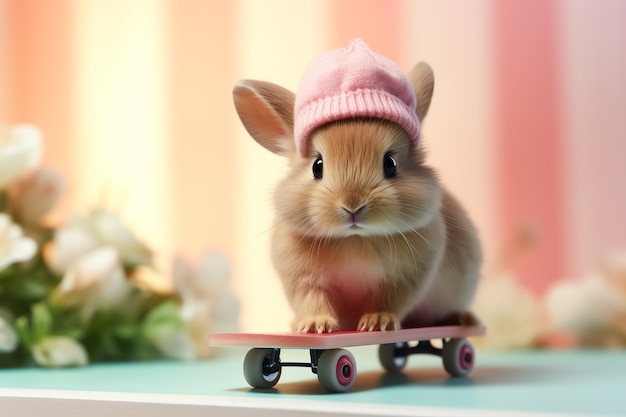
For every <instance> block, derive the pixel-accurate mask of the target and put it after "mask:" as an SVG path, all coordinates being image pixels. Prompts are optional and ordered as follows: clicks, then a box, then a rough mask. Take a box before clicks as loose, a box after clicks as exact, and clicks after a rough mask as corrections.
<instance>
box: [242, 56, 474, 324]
mask: <svg viewBox="0 0 626 417" xmlns="http://www.w3.org/2000/svg"><path fill="white" fill-rule="evenodd" d="M409 78H410V80H412V81H413V85H414V89H415V91H416V95H417V97H418V99H421V101H420V105H419V106H418V109H417V113H418V115H419V116H421V117H422V118H423V117H424V116H425V114H426V112H427V111H428V105H429V103H430V99H431V95H432V91H433V77H432V71H431V70H430V67H429V66H428V65H426V64H418V66H416V67H415V69H414V70H413V71H412V72H411V74H410V76H409ZM234 96H235V103H236V108H237V111H238V112H239V116H240V117H241V119H242V121H243V123H244V125H245V127H246V128H247V129H248V131H249V132H250V134H251V135H252V137H254V138H255V139H256V140H257V141H258V142H259V143H261V144H262V145H263V146H265V147H266V148H268V149H269V150H271V151H272V152H275V153H279V154H282V155H286V156H287V157H288V158H289V172H288V174H287V175H286V176H285V178H284V179H283V180H282V181H281V183H280V184H279V186H278V188H277V191H276V193H275V196H274V199H275V207H276V217H277V219H276V225H275V227H274V228H273V235H272V259H273V262H274V266H275V268H276V270H277V271H278V274H279V276H280V278H281V280H282V284H283V287H284V289H285V293H286V296H287V300H288V301H289V303H290V305H291V307H292V308H293V310H294V313H295V318H294V321H293V328H294V330H296V331H299V332H320V333H321V332H331V331H336V330H353V329H359V330H374V329H382V330H384V329H394V328H399V327H400V326H401V325H402V326H405V327H413V326H423V325H433V324H442V323H445V324H450V323H451V322H457V323H461V322H465V323H470V322H472V323H473V322H476V320H475V318H473V316H472V315H471V313H469V312H468V311H467V310H468V308H469V306H470V303H471V301H472V298H473V295H474V292H475V290H476V285H477V282H478V278H479V269H480V264H481V250H480V243H479V241H478V238H477V233H476V230H475V228H474V226H473V225H472V223H471V221H470V220H469V218H468V217H467V215H466V213H465V211H464V210H463V208H462V207H461V205H460V204H459V203H458V202H457V201H456V200H455V199H454V198H453V197H452V196H451V195H450V194H449V193H448V192H447V191H446V190H445V189H443V187H442V186H441V185H440V183H439V180H438V178H437V176H436V174H435V172H434V171H433V170H432V169H431V168H430V167H428V166H427V165H426V164H425V162H424V161H425V155H424V152H423V150H422V148H421V147H420V148H418V149H416V148H415V147H413V146H412V145H411V143H410V141H409V139H408V137H407V136H406V134H405V132H404V131H403V130H402V129H401V128H400V127H399V126H397V125H395V124H393V123H391V122H387V121H382V120H373V119H351V120H344V121H341V122H335V123H331V124H328V125H325V126H322V127H321V128H319V129H318V130H316V131H315V132H314V133H313V135H312V138H311V143H310V146H309V155H308V156H307V157H302V156H300V155H298V154H297V152H296V150H295V146H294V144H293V143H294V142H293V110H292V109H293V94H292V93H289V92H288V90H285V89H283V88H282V87H278V86H276V85H274V84H270V83H263V82H260V81H244V82H241V83H240V84H238V85H237V86H236V87H235V90H234ZM420 120H422V119H420ZM389 152H391V154H392V155H393V156H394V157H395V159H396V161H397V164H398V175H397V176H396V177H394V178H385V177H384V174H383V159H384V156H385V154H387V153H389ZM318 156H322V158H323V163H324V173H323V178H322V179H320V180H316V179H314V178H313V175H312V172H311V167H312V165H313V162H314V161H315V159H316V158H317V157H318ZM348 212H352V213H355V212H356V214H355V216H356V218H357V219H358V221H357V223H356V224H357V226H358V227H357V226H355V225H354V224H353V219H352V217H351V215H350V214H348ZM351 226H352V227H351Z"/></svg>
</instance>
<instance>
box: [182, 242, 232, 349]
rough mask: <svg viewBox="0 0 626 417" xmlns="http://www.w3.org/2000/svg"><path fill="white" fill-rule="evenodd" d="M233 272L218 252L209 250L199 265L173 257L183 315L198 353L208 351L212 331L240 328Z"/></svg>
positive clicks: (188, 332) (188, 333)
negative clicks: (231, 286) (232, 280)
mask: <svg viewBox="0 0 626 417" xmlns="http://www.w3.org/2000/svg"><path fill="white" fill-rule="evenodd" d="M230 274H231V269H230V264H229V262H228V260H227V259H226V258H225V257H224V256H222V255H221V254H219V253H211V254H208V255H207V256H206V257H205V258H204V259H203V260H202V262H200V264H199V265H198V266H197V267H195V266H193V265H191V264H190V263H189V262H187V261H185V260H184V259H182V258H177V259H175V261H174V270H173V278H174V287H175V289H176V291H177V292H178V293H179V294H180V296H181V299H182V306H181V309H180V315H181V317H182V319H183V321H184V322H185V324H186V329H187V335H188V336H189V337H190V339H191V341H192V343H193V346H194V350H195V354H196V357H204V356H207V355H208V354H209V346H208V340H207V335H208V334H209V333H212V332H218V331H235V330H237V327H238V326H237V322H238V317H239V302H238V300H237V299H236V298H235V297H234V296H233V295H232V294H231V293H230V292H229V288H228V287H229V281H230ZM177 337H180V336H177Z"/></svg>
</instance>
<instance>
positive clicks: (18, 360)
mask: <svg viewBox="0 0 626 417" xmlns="http://www.w3.org/2000/svg"><path fill="white" fill-rule="evenodd" d="M41 148H42V140H41V135H40V133H39V131H38V130H37V129H36V128H35V127H33V126H29V125H18V126H13V127H10V128H8V129H4V130H3V131H0V368H2V367H18V366H30V365H33V364H38V365H41V366H45V367H65V366H80V365H86V364H88V363H89V362H96V361H126V360H147V359H155V358H162V357H170V358H177V359H195V358H201V357H206V356H207V355H208V354H209V352H208V343H207V342H208V340H207V335H208V333H209V332H212V331H227V330H235V329H236V327H237V321H238V313H239V305H238V302H237V300H236V298H235V297H234V296H233V295H232V293H231V292H230V290H229V279H230V265H229V263H228V261H227V259H226V258H225V257H224V256H223V255H221V254H219V253H211V254H208V255H207V256H206V257H205V258H204V259H203V260H202V261H201V262H200V263H199V264H198V265H194V264H192V263H190V262H189V261H187V260H185V259H183V258H177V259H175V260H174V262H173V265H174V266H173V268H172V271H171V277H169V278H171V279H170V280H169V281H171V282H172V283H173V285H171V287H173V288H172V289H168V288H166V289H164V288H163V286H161V287H159V286H156V285H154V283H155V282H156V280H155V278H156V277H160V278H161V281H163V279H162V278H163V275H166V274H164V273H163V272H161V271H159V270H158V269H157V268H156V267H155V266H154V259H153V254H152V252H151V251H150V250H149V249H148V247H147V246H146V245H145V244H144V243H142V242H141V241H140V240H138V239H137V238H136V237H135V235H134V234H133V233H132V231H131V230H130V229H129V228H128V227H127V226H126V225H125V224H124V223H123V221H122V220H121V218H120V217H119V216H118V215H116V214H115V213H114V212H112V211H111V210H107V209H104V208H96V209H94V210H91V211H89V212H87V213H83V214H75V215H72V216H70V217H69V218H68V219H67V220H66V221H64V222H63V223H62V224H60V225H59V224H56V222H53V221H50V219H49V218H48V217H49V216H48V214H49V212H50V211H51V210H52V209H53V207H54V206H55V204H56V202H57V200H58V199H59V197H60V195H61V191H62V180H61V178H60V176H59V175H57V174H56V173H54V172H52V171H50V170H48V169H45V168H43V167H40V166H39V160H40V155H41Z"/></svg>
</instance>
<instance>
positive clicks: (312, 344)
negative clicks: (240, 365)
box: [209, 326, 485, 349]
mask: <svg viewBox="0 0 626 417" xmlns="http://www.w3.org/2000/svg"><path fill="white" fill-rule="evenodd" d="M483 334H485V327H484V326H475V327H467V326H441V327H420V328H411V329H401V330H387V331H384V332H382V331H374V332H357V331H349V332H336V333H322V334H317V333H218V334H212V335H210V336H209V344H210V345H211V346H224V347H226V346H239V347H257V348H284V349H291V348H293V349H337V348H342V347H353V346H366V345H382V344H387V343H399V342H408V341H418V340H431V339H444V338H464V337H470V336H481V335H483Z"/></svg>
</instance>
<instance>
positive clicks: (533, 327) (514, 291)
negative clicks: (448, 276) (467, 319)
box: [474, 273, 545, 350]
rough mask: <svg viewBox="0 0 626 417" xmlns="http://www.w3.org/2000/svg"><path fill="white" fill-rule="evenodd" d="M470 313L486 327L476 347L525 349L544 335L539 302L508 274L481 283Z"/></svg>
mask: <svg viewBox="0 0 626 417" xmlns="http://www.w3.org/2000/svg"><path fill="white" fill-rule="evenodd" d="M474 312H475V313H476V315H477V316H478V317H479V319H480V320H481V321H482V322H483V323H484V324H485V325H486V327H487V334H486V335H485V336H483V337H480V338H477V339H476V340H475V344H476V345H477V347H483V348H489V349H496V350H498V349H519V348H529V347H533V346H534V345H535V343H536V342H537V341H538V339H539V338H541V337H542V336H543V335H544V333H545V328H544V324H543V322H544V320H543V318H542V312H541V306H540V303H539V301H538V300H537V298H536V297H535V296H534V295H533V294H532V293H531V292H530V291H528V290H527V289H526V288H524V287H522V286H521V285H520V284H519V283H518V282H517V280H516V279H515V277H514V276H513V275H511V274H510V273H505V274H502V275H500V276H496V277H492V278H487V279H484V280H483V281H482V282H481V285H480V287H479V290H478V293H477V294H476V301H475V304H474Z"/></svg>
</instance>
